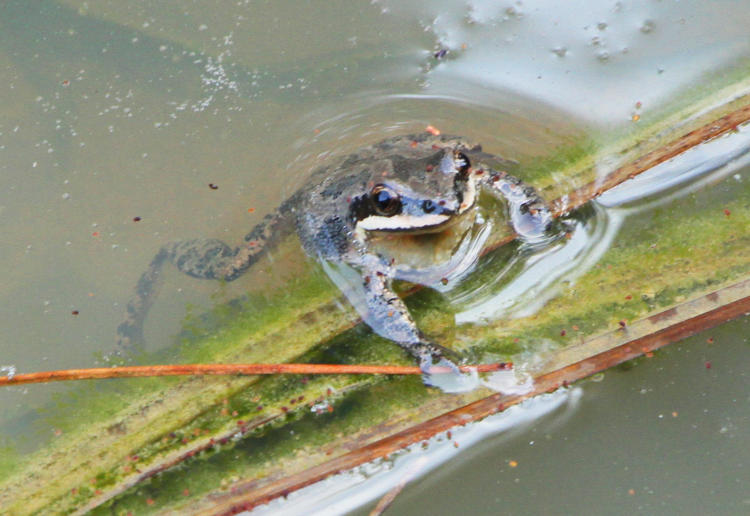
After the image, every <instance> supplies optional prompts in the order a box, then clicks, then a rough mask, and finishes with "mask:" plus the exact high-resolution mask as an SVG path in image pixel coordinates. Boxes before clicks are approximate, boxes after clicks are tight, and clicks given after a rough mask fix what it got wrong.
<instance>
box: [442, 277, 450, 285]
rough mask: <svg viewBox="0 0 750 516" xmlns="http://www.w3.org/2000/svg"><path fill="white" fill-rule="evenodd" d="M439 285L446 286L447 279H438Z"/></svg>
mask: <svg viewBox="0 0 750 516" xmlns="http://www.w3.org/2000/svg"><path fill="white" fill-rule="evenodd" d="M440 283H442V284H443V285H447V284H448V278H440Z"/></svg>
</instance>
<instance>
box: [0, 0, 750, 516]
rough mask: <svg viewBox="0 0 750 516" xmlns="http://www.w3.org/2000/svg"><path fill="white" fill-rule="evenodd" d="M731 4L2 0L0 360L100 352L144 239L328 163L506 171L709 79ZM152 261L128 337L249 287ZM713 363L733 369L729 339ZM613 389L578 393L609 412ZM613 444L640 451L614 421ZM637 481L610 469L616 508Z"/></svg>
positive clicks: (236, 234)
mask: <svg viewBox="0 0 750 516" xmlns="http://www.w3.org/2000/svg"><path fill="white" fill-rule="evenodd" d="M749 18H750V11H748V10H747V9H745V8H744V6H743V5H742V4H741V3H736V2H730V1H725V2H714V3H711V4H710V5H709V4H707V3H700V2H693V3H690V2H687V3H686V2H682V3H673V2H645V1H642V2H608V3H600V2H579V3H577V4H576V5H575V6H571V5H570V4H568V3H566V4H564V5H563V4H560V5H557V3H556V2H536V3H531V2H529V3H526V2H507V3H505V4H498V3H495V2H485V1H472V2H458V1H448V0H444V1H441V2H430V3H421V2H391V1H381V2H377V1H373V2H369V1H339V2H310V3H300V2H291V1H289V2H287V1H281V2H279V1H269V2H247V1H245V2H234V3H226V2H201V3H194V2H188V1H180V2H170V3H154V2H150V1H146V0H139V1H129V2H121V1H115V0H112V1H104V2H91V1H90V2H84V1H80V0H60V1H43V2H27V1H22V0H11V1H8V2H5V3H3V5H2V6H1V7H0V71H1V72H0V73H2V78H3V81H2V87H0V177H2V180H3V181H2V187H1V188H0V234H2V235H3V238H2V244H0V270H2V271H4V272H3V273H2V285H3V288H2V289H0V307H1V309H0V328H1V329H2V332H1V333H2V337H0V365H13V366H15V367H16V368H17V369H18V370H19V371H35V370H43V369H54V368H64V367H86V366H94V365H98V364H101V360H100V359H99V358H98V357H99V356H100V355H102V354H107V353H109V352H111V351H112V349H113V347H114V335H115V328H116V327H117V325H118V324H119V323H120V322H121V320H122V316H123V310H124V307H125V304H126V303H127V301H128V299H129V297H130V295H131V293H132V289H133V286H134V285H135V283H136V281H137V279H138V277H139V276H140V274H141V273H142V272H143V271H144V269H145V267H146V266H147V264H148V262H149V261H150V259H151V257H152V256H153V255H154V253H155V252H156V251H157V250H158V249H159V247H160V246H161V245H162V244H163V243H165V242H169V241H173V240H179V239H185V238H195V237H213V238H221V239H223V240H225V241H226V242H228V243H230V244H232V243H235V242H238V241H239V240H240V239H241V238H242V237H243V236H244V235H245V233H247V231H248V230H249V229H250V228H251V227H252V226H253V225H254V224H255V223H257V222H258V221H260V220H261V218H262V216H263V215H264V214H265V213H267V212H269V211H270V210H272V209H273V208H274V207H275V206H276V205H278V204H279V203H280V202H281V201H282V200H283V199H284V198H286V196H288V195H289V194H290V193H291V192H293V191H294V190H295V189H296V188H297V187H299V186H300V185H302V184H304V182H305V180H306V178H307V177H309V174H310V172H311V171H312V170H313V169H314V168H315V167H317V166H318V165H319V164H321V163H323V162H325V160H326V159H328V158H329V157H330V156H331V155H333V156H339V155H342V154H345V153H346V152H348V151H350V150H353V149H355V148H357V147H358V146H359V145H362V144H363V143H372V142H373V141H375V140H378V139H380V138H382V137H385V136H388V135H394V134H402V133H405V132H409V131H418V130H422V129H423V128H424V127H425V126H426V125H427V124H432V125H435V126H437V127H439V128H441V129H443V130H444V131H446V132H451V133H458V134H464V135H466V136H467V137H470V138H472V139H474V140H476V141H479V142H482V143H483V144H484V146H485V149H487V150H490V151H493V152H497V153H500V154H503V155H505V156H507V157H510V158H513V159H516V160H518V161H520V162H521V163H523V162H524V160H528V159H530V158H532V157H534V156H538V155H543V154H545V153H547V152H548V151H549V149H550V148H553V147H555V146H557V145H559V144H561V143H564V142H568V141H571V140H573V139H577V138H580V137H582V136H584V135H585V136H587V137H589V138H593V139H594V140H596V138H597V137H598V136H597V135H598V134H600V133H601V132H602V131H603V130H604V129H609V128H613V127H618V126H621V125H624V124H629V123H631V119H632V116H633V114H634V113H635V112H636V111H637V112H638V114H639V115H641V116H642V117H643V119H644V121H645V120H647V117H648V113H649V111H650V110H651V109H654V108H658V107H659V106H660V105H662V104H664V103H668V102H669V101H670V99H671V97H672V96H673V95H675V94H676V93H677V92H684V90H685V87H686V85H689V84H692V83H693V82H697V81H700V80H701V79H703V78H705V77H706V75H708V74H712V73H731V65H732V64H733V63H735V62H737V61H739V60H741V59H742V58H746V57H747V56H748V54H749V53H750V43H748V40H747V37H746V27H747V26H748V22H750V19H749ZM439 49H444V50H447V51H448V52H447V53H446V54H445V57H444V58H442V59H439V60H438V59H436V58H435V57H434V56H433V54H434V53H435V52H436V51H438V50H439ZM637 104H639V105H640V106H641V107H638V108H636V105H637ZM209 184H214V185H216V186H218V189H212V188H210V187H209ZM636 216H637V214H636ZM136 219H138V220H136ZM165 275H166V280H165V283H164V286H163V288H162V291H161V293H160V296H159V297H158V300H157V302H156V303H155V305H154V307H153V309H152V311H151V313H150V316H149V320H148V322H147V325H146V338H147V344H148V347H149V349H151V350H156V349H162V348H164V347H166V346H167V345H168V344H170V343H171V342H172V341H173V338H174V335H175V333H176V332H177V331H178V330H179V328H180V323H181V321H182V320H183V318H184V316H185V314H186V310H187V307H189V306H193V305H194V306H196V307H198V308H195V309H194V311H200V309H201V307H209V306H212V305H213V304H215V303H218V302H222V301H225V300H228V299H232V298H234V297H236V296H237V295H239V294H241V293H242V292H244V291H245V290H246V289H247V288H248V286H249V285H248V284H247V282H243V280H242V279H240V280H238V281H236V282H233V283H230V284H226V285H219V284H217V283H213V282H208V281H200V280H195V279H191V278H187V277H185V276H182V275H180V274H178V273H177V272H175V271H173V270H168V271H167V272H166V273H165ZM273 275H274V271H270V272H269V281H273ZM74 313H75V314H76V315H74ZM735 328H737V326H735ZM736 331H740V330H736ZM728 353H730V354H731V353H734V355H733V356H734V357H735V361H737V362H739V360H740V359H742V357H745V356H746V347H744V348H743V347H742V346H736V347H732V348H731V350H730V351H728ZM678 355H679V351H676V352H671V351H670V352H669V353H666V354H665V355H664V357H660V360H662V361H663V363H667V362H669V361H671V360H677V358H673V357H675V356H678ZM680 371H681V369H680V370H679V371H675V373H674V374H675V375H676V377H677V378H679V377H680V376H679V374H678V373H679V372H680ZM712 371H713V370H712ZM712 374H713V373H712ZM629 378H631V376H629V375H622V376H621V377H619V376H618V381H620V380H621V381H622V382H625V383H627V382H629V381H632V380H629ZM688 378H690V377H689V376H686V377H685V378H684V379H688ZM608 380H609V376H608ZM675 381H676V380H675ZM611 385H612V382H611V381H608V382H605V383H603V384H601V386H605V387H606V386H611ZM630 385H631V387H632V384H630ZM596 388H599V386H598V385H596V386H592V387H589V388H588V390H587V392H589V391H590V390H592V389H596ZM633 388H635V387H633ZM67 389H68V387H66V386H62V385H49V386H36V387H29V388H28V389H26V388H24V389H21V388H14V389H4V390H2V391H0V406H2V408H3V410H2V411H0V429H1V430H0V432H1V434H0V436H1V437H2V440H0V446H5V445H8V446H11V447H12V448H13V449H15V450H20V451H21V452H25V451H28V450H31V449H35V448H36V447H37V446H38V445H39V444H40V443H43V442H46V441H47V440H48V439H50V438H51V437H52V435H53V431H54V429H53V428H49V427H48V426H46V423H40V422H39V421H38V417H39V413H38V410H39V409H41V408H42V407H44V406H46V405H47V404H49V403H50V402H51V401H52V400H54V399H55V395H56V394H58V393H61V392H65V391H67ZM615 391H616V388H615V387H614V386H613V387H612V391H608V393H605V392H604V391H603V390H602V391H601V392H600V394H597V396H599V395H600V396H601V397H602V399H603V400H605V401H604V402H603V404H604V405H606V406H617V404H618V403H619V395H618V394H616V392H615ZM655 398H656V396H653V395H651V396H644V397H643V399H649V400H652V399H655ZM690 401H695V402H696V403H699V405H694V406H693V405H685V407H686V408H685V409H681V408H679V409H677V410H679V411H680V414H681V415H680V417H679V418H677V421H679V422H680V423H682V422H683V421H687V420H688V417H687V415H688V414H690V410H692V409H695V410H698V407H699V406H700V407H702V406H703V405H700V403H702V402H701V400H700V399H697V398H694V397H693V398H689V399H684V400H683V402H684V403H689V402H690ZM746 402H747V400H746V399H745V403H746ZM717 403H719V404H721V403H722V402H721V401H720V400H719V401H717ZM727 403H728V402H727ZM732 406H733V405H731V404H727V405H726V407H727V410H729V409H730V408H731V407H732ZM687 407H692V408H691V409H688V408H687ZM664 410H668V409H666V408H665V409H664ZM683 410H685V414H686V417H685V418H683V416H682V413H683V412H682V411H683ZM670 412H671V411H670ZM623 413H627V410H623ZM670 417H671V416H670ZM697 417H711V416H708V415H707V416H697ZM573 421H576V424H577V425H580V426H581V428H584V429H585V427H587V426H588V425H592V424H593V422H598V423H600V424H604V423H607V424H609V423H608V421H609V420H608V419H607V418H602V419H601V420H598V419H597V418H596V417H594V416H592V417H591V419H590V420H589V419H587V420H581V421H577V420H576V419H575V418H574V419H573ZM716 421H718V420H716ZM686 424H691V423H686ZM717 424H718V423H717ZM615 427H619V425H612V426H611V427H609V428H610V430H611V429H612V428H615ZM601 432H603V433H607V430H606V429H603V430H601ZM532 433H533V431H532ZM571 435H572V434H571ZM583 435H586V434H585V433H584V434H583ZM527 437H528V436H527ZM579 437H580V436H579ZM524 439H526V437H523V439H521V440H524ZM529 439H531V438H529ZM738 439H740V440H741V439H742V437H739V438H738ZM527 440H528V439H527ZM745 441H747V435H746V434H745ZM552 442H553V443H554V442H557V443H558V444H560V443H559V441H556V440H555V439H554V438H553V439H552ZM622 442H623V443H624V444H623V448H622V449H624V450H626V451H627V450H628V449H631V450H633V452H632V454H633V455H638V454H641V453H645V452H642V451H638V448H636V447H635V446H636V445H637V444H638V443H640V442H641V441H640V439H639V437H638V436H637V435H635V432H633V433H628V434H627V435H625V436H624V437H623V441H622ZM670 442H671V441H670ZM712 443H713V444H712ZM669 445H670V443H669V442H668V443H664V446H665V447H668V446H669ZM706 445H707V446H708V447H709V448H708V449H709V450H710V449H711V448H710V446H712V445H717V446H718V444H717V443H714V442H713V441H710V442H709V443H706ZM550 446H552V445H550ZM680 446H682V445H680ZM536 449H538V448H535V450H536ZM547 450H548V453H546V454H545V456H544V459H545V461H549V462H548V463H545V466H544V468H542V469H544V470H545V471H558V472H559V474H560V475H561V476H563V475H564V474H563V472H564V471H566V465H569V464H570V461H571V460H572V459H571V458H570V457H569V456H565V455H559V454H557V453H553V452H552V449H551V448H548V449H547ZM679 450H680V448H674V449H671V452H670V453H671V454H677V453H679ZM715 451H716V453H719V452H720V451H721V449H720V448H718V447H717V448H715ZM516 460H519V463H520V464H522V465H523V463H524V462H525V461H524V460H523V457H521V458H519V459H516ZM540 460H541V459H540ZM610 462H611V461H610ZM602 464H603V466H602V467H603V468H604V467H605V466H606V465H607V462H606V461H603V462H602ZM521 467H522V466H519V468H521ZM670 467H671V466H670ZM605 469H606V471H612V474H613V475H614V474H615V473H616V471H617V469H616V467H612V468H605ZM664 469H665V470H666V469H668V468H666V467H665V468H664ZM519 471H521V470H520V469H519ZM675 474H677V473H675ZM493 476H494V473H491V474H489V473H488V477H493ZM506 476H508V477H510V475H506ZM513 478H515V477H513ZM519 478H520V477H519ZM613 478H615V477H613ZM493 480H495V479H494V478H493ZM690 481H692V480H690ZM474 482H476V485H481V483H479V481H478V480H472V482H471V483H472V484H473V483H474ZM547 482H548V483H549V485H550V486H554V485H560V484H559V482H558V483H557V484H555V482H554V479H547ZM613 483H614V482H613ZM538 485H539V486H540V487H539V488H538V489H539V492H540V493H543V492H550V493H552V492H551V491H547V490H543V489H542V487H541V486H543V485H544V484H543V483H542V482H541V481H540V483H539V484H538ZM647 488H648V485H647V484H645V483H641V484H637V483H633V489H636V496H635V498H636V499H637V498H638V496H639V494H641V493H642V492H645V490H646V489H647ZM550 489H552V487H550ZM415 496H416V495H415ZM431 496H432V495H431ZM540 496H541V495H540ZM405 499H407V498H405ZM552 499H554V497H553V496H552V495H550V500H552ZM627 500H631V499H627ZM539 503H540V504H541V503H542V502H541V501H540V502H539ZM544 507H545V506H543V505H540V509H539V510H540V511H543V510H544ZM644 507H647V509H648V507H652V508H653V507H656V506H644ZM647 509H644V510H645V511H646V512H649V511H648V510H647Z"/></svg>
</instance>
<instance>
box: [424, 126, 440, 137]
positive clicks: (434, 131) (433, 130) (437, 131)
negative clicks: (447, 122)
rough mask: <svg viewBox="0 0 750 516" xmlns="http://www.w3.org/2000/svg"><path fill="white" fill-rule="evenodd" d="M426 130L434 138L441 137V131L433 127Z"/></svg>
mask: <svg viewBox="0 0 750 516" xmlns="http://www.w3.org/2000/svg"><path fill="white" fill-rule="evenodd" d="M424 130H425V131H427V132H428V133H430V134H431V135H432V136H439V135H440V130H439V129H438V128H436V127H434V126H432V125H428V126H427V127H425V128H424Z"/></svg>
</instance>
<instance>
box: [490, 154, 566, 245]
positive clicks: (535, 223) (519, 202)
mask: <svg viewBox="0 0 750 516" xmlns="http://www.w3.org/2000/svg"><path fill="white" fill-rule="evenodd" d="M483 172H485V175H484V178H483V180H482V185H483V186H486V187H488V188H489V189H490V190H491V191H492V192H494V193H495V194H499V195H500V196H502V197H503V198H504V199H505V200H506V202H507V203H508V210H509V212H510V221H511V225H512V226H513V230H514V231H515V232H516V233H518V236H519V237H520V238H521V239H523V240H525V241H527V242H538V241H540V240H543V239H544V237H545V234H546V233H547V230H548V229H549V228H550V226H551V225H552V221H553V217H552V214H551V213H550V210H549V207H548V206H547V203H546V202H545V200H544V199H543V198H542V197H541V196H540V195H539V194H538V193H537V192H536V190H535V189H534V188H533V187H532V186H530V185H527V184H526V183H524V182H523V181H521V180H520V179H518V178H517V177H515V176H512V175H510V174H508V173H507V172H497V171H495V170H492V169H486V168H485V169H483Z"/></svg>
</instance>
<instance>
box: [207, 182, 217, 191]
mask: <svg viewBox="0 0 750 516" xmlns="http://www.w3.org/2000/svg"><path fill="white" fill-rule="evenodd" d="M208 187H209V188H210V189H211V190H218V189H219V185H217V184H215V183H208Z"/></svg>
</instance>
